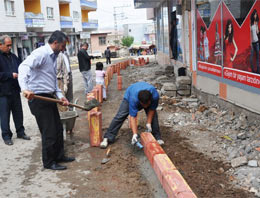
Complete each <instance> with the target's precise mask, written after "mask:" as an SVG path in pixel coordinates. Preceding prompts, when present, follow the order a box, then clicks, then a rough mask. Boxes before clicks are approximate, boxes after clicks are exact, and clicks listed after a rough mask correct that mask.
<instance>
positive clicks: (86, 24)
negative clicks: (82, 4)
mask: <svg viewBox="0 0 260 198" xmlns="http://www.w3.org/2000/svg"><path fill="white" fill-rule="evenodd" d="M82 28H83V29H97V28H98V20H89V21H88V22H82Z"/></svg>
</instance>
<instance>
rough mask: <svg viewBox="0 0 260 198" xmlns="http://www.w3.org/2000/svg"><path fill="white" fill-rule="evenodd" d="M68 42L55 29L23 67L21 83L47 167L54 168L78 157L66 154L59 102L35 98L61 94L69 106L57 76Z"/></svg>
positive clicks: (20, 72)
mask: <svg viewBox="0 0 260 198" xmlns="http://www.w3.org/2000/svg"><path fill="white" fill-rule="evenodd" d="M66 42H67V36H66V35H65V34H64V33H63V32H61V31H58V30H57V31H55V32H53V33H52V34H51V36H50V38H49V41H48V43H47V44H45V45H44V46H42V47H40V48H37V49H36V50H34V51H33V52H32V53H31V55H30V56H28V57H27V58H26V59H25V60H24V61H23V62H22V63H21V65H20V67H19V76H18V80H19V84H20V86H21V89H22V91H23V94H24V96H25V97H26V98H27V99H28V100H29V101H28V104H29V107H30V110H31V113H32V114H33V115H34V116H35V118H36V121H37V124H38V127H39V129H40V132H41V138H42V161H43V167H44V168H46V169H51V170H65V169H67V167H66V166H63V165H60V164H59V163H60V162H72V161H74V160H75V158H74V157H66V156H65V155H64V140H63V127H62V124H61V120H60V115H59V112H58V108H57V105H56V103H53V102H47V101H44V100H38V99H34V95H39V96H44V97H48V98H55V97H57V98H59V99H60V103H61V104H62V105H65V106H68V105H69V102H68V100H67V99H66V98H65V97H64V95H63V94H62V92H61V90H60V89H59V88H58V83H57V77H56V67H57V60H56V59H57V56H58V54H59V53H60V52H61V51H64V50H65V47H66Z"/></svg>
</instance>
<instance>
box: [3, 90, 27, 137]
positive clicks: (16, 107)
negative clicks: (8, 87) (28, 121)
mask: <svg viewBox="0 0 260 198" xmlns="http://www.w3.org/2000/svg"><path fill="white" fill-rule="evenodd" d="M11 112H12V115H13V120H14V125H15V128H16V133H17V136H23V135H24V134H25V133H24V126H23V109H22V103H21V97H20V92H19V91H13V93H12V94H11V95H8V96H0V123H1V131H2V138H3V140H8V139H11V138H12V136H13V133H12V131H11V130H10V115H11Z"/></svg>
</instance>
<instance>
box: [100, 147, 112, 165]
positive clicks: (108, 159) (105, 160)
mask: <svg viewBox="0 0 260 198" xmlns="http://www.w3.org/2000/svg"><path fill="white" fill-rule="evenodd" d="M110 150H111V149H110V147H109V148H108V149H107V152H106V157H105V158H103V159H102V161H101V164H106V163H107V162H109V161H110V158H109V157H110Z"/></svg>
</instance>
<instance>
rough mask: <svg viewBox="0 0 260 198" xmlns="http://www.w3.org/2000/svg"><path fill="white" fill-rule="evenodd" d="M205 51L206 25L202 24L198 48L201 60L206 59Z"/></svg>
mask: <svg viewBox="0 0 260 198" xmlns="http://www.w3.org/2000/svg"><path fill="white" fill-rule="evenodd" d="M204 52H205V50H204V27H203V26H201V27H200V41H199V50H198V54H199V58H200V60H201V61H204V60H205V56H204Z"/></svg>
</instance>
